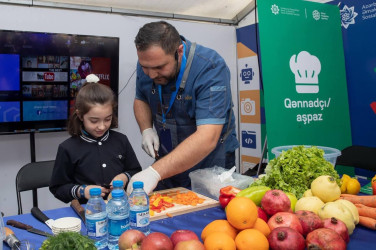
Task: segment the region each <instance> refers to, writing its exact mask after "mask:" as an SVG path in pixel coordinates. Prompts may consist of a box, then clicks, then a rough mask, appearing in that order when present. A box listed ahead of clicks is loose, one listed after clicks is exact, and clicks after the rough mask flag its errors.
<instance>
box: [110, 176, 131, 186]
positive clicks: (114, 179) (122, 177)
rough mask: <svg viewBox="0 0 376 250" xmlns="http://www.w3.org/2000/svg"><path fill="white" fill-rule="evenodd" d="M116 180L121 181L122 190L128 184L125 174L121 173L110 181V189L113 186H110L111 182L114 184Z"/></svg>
mask: <svg viewBox="0 0 376 250" xmlns="http://www.w3.org/2000/svg"><path fill="white" fill-rule="evenodd" d="M116 180H121V181H123V188H124V187H125V185H126V184H127V183H128V181H129V180H128V177H127V176H126V175H125V174H123V173H121V174H118V175H117V176H115V177H114V178H113V179H112V181H111V183H110V185H111V187H112V186H113V185H112V182H114V181H116Z"/></svg>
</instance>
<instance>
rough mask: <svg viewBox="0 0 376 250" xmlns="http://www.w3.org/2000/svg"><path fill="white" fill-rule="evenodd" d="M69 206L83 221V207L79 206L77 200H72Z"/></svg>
mask: <svg viewBox="0 0 376 250" xmlns="http://www.w3.org/2000/svg"><path fill="white" fill-rule="evenodd" d="M70 206H71V207H72V208H73V210H74V211H75V212H76V213H77V214H78V216H80V218H81V220H82V221H83V222H84V223H85V209H84V208H83V207H82V206H81V204H80V202H79V201H78V200H72V202H71V204H70Z"/></svg>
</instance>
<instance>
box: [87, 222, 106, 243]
mask: <svg viewBox="0 0 376 250" xmlns="http://www.w3.org/2000/svg"><path fill="white" fill-rule="evenodd" d="M86 228H87V235H88V236H89V237H95V238H98V237H102V236H105V235H107V219H97V220H93V219H88V218H86Z"/></svg>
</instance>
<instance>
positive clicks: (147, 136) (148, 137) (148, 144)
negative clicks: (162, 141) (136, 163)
mask: <svg viewBox="0 0 376 250" xmlns="http://www.w3.org/2000/svg"><path fill="white" fill-rule="evenodd" d="M142 149H143V150H145V152H146V153H147V154H148V155H150V156H151V157H153V158H154V159H155V152H154V150H155V151H157V152H158V150H159V137H158V135H157V133H156V132H155V131H154V129H153V128H147V129H145V130H144V131H142Z"/></svg>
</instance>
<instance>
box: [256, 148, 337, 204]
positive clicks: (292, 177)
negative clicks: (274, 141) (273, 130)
mask: <svg viewBox="0 0 376 250" xmlns="http://www.w3.org/2000/svg"><path fill="white" fill-rule="evenodd" d="M321 175H330V176H333V177H334V178H335V179H336V181H337V183H338V184H340V179H339V176H338V173H337V171H336V170H335V169H334V167H333V165H332V164H331V163H330V162H328V161H327V160H325V158H324V151H323V150H322V149H319V148H317V147H315V146H312V147H304V146H296V147H293V148H292V149H289V150H287V151H282V153H281V154H280V155H279V156H278V157H277V158H275V159H273V160H271V161H270V162H269V164H268V165H267V166H266V168H265V176H263V177H261V178H260V179H259V180H257V181H255V182H253V183H252V184H251V185H250V186H260V185H263V186H267V187H270V188H271V189H280V190H282V191H284V192H289V193H293V194H294V195H295V196H296V197H297V198H298V199H300V198H301V197H302V196H303V193H304V192H305V191H306V190H307V189H310V188H311V182H312V181H313V180H314V179H316V178H317V177H319V176H321Z"/></svg>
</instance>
